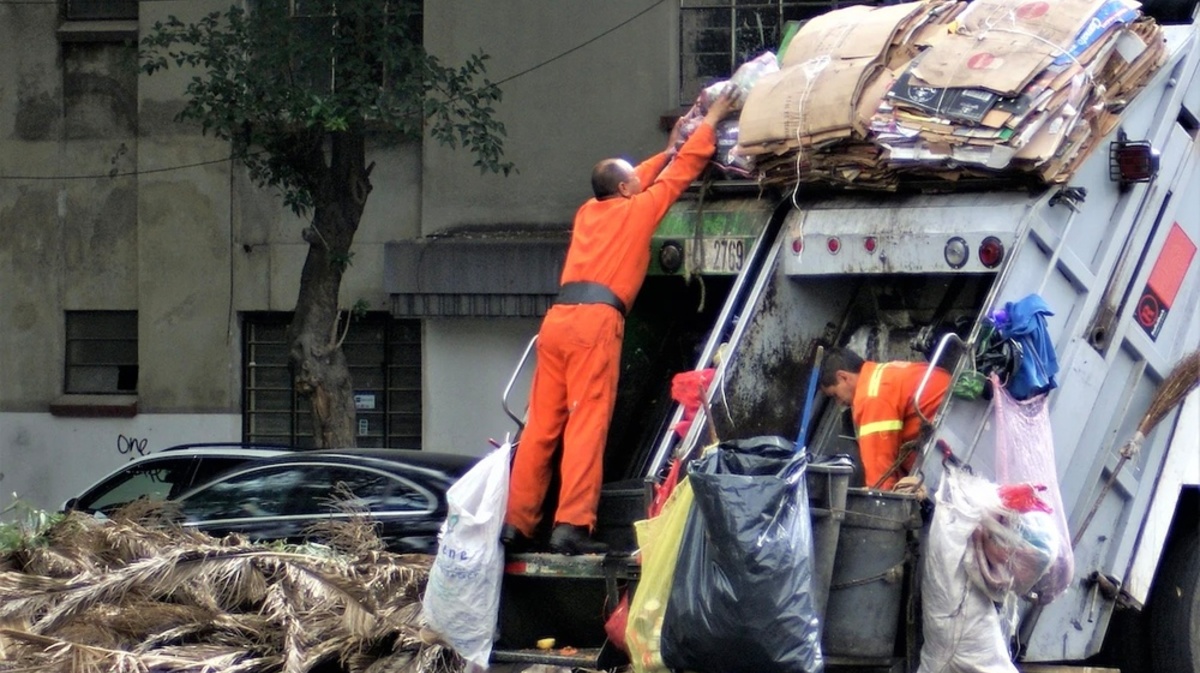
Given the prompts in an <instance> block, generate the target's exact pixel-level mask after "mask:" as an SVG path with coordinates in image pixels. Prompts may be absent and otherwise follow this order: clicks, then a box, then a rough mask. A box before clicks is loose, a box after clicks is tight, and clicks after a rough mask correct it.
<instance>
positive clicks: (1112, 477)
mask: <svg viewBox="0 0 1200 673" xmlns="http://www.w3.org/2000/svg"><path fill="white" fill-rule="evenodd" d="M1140 434H1141V433H1140V432H1139V433H1138V435H1140ZM1136 436H1137V435H1135V437H1136ZM1130 444H1133V442H1132V441H1130V442H1129V444H1126V445H1125V446H1129V445H1130ZM1131 455H1133V454H1132V453H1126V452H1125V447H1122V448H1121V459H1120V460H1118V461H1117V466H1116V467H1115V468H1113V471H1112V473H1111V474H1109V475H1108V480H1107V481H1105V482H1104V488H1102V489H1100V494H1099V495H1097V496H1096V501H1095V502H1093V503H1092V508H1091V509H1090V510H1088V513H1087V516H1086V517H1084V519H1083V523H1082V524H1080V526H1079V530H1077V531H1075V537H1073V538H1071V548H1072V549H1074V548H1075V547H1077V546H1079V540H1080V539H1081V538H1083V532H1084V531H1086V530H1087V527H1088V524H1090V523H1091V522H1092V519H1093V518H1095V516H1096V512H1097V511H1099V510H1100V503H1102V502H1104V496H1106V495H1108V492H1109V491H1111V490H1112V485H1113V482H1115V481H1116V480H1117V475H1118V474H1121V468H1123V467H1125V463H1127V462H1129V456H1131Z"/></svg>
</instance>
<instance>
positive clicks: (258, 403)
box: [242, 313, 421, 449]
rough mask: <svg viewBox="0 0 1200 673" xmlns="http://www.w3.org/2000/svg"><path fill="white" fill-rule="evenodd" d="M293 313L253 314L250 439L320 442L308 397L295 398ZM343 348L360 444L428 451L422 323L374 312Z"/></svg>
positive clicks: (357, 324) (247, 359)
mask: <svg viewBox="0 0 1200 673" xmlns="http://www.w3.org/2000/svg"><path fill="white" fill-rule="evenodd" d="M289 320H290V316H289V315H286V314H278V313H275V314H247V316H246V318H245V329H244V330H243V334H244V338H245V344H244V347H243V349H242V353H243V359H244V377H243V381H244V384H243V386H244V390H243V395H242V400H243V401H242V407H243V408H242V419H243V421H242V422H243V432H242V434H243V436H244V437H245V439H246V441H248V442H264V443H272V444H290V445H293V446H301V447H311V446H313V432H312V412H311V409H310V407H309V401H308V400H307V399H304V398H300V397H299V396H298V395H296V393H295V390H294V387H293V385H292V380H293V376H292V367H291V364H290V363H289V361H288V344H287V326H288V321H289ZM342 351H343V352H344V353H345V354H346V362H347V364H348V365H349V367H350V378H351V380H352V381H353V384H354V399H355V406H356V407H357V418H356V420H355V422H356V423H357V435H358V445H359V446H361V447H388V448H398V449H420V448H421V323H420V321H418V320H398V319H394V318H392V317H391V316H389V315H387V314H368V315H367V316H366V317H364V318H361V319H358V320H355V321H354V322H352V323H351V325H350V330H349V332H348V333H347V334H346V339H345V341H343V342H342Z"/></svg>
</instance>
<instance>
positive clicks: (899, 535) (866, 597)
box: [821, 488, 921, 659]
mask: <svg viewBox="0 0 1200 673" xmlns="http://www.w3.org/2000/svg"><path fill="white" fill-rule="evenodd" d="M920 526H921V515H920V503H919V501H918V500H917V498H916V497H915V496H912V495H907V494H900V493H889V492H884V491H873V490H868V489H862V488H852V489H849V490H848V492H847V494H846V518H845V520H843V521H842V524H841V529H840V531H839V534H838V543H837V554H836V557H835V559H834V570H833V577H832V579H831V583H830V586H829V600H828V602H827V603H826V608H825V621H824V631H823V637H822V640H821V648H822V650H823V651H824V653H825V655H826V656H830V657H846V658H853V659H886V658H889V657H891V656H892V653H893V651H894V648H895V641H896V631H897V629H898V628H899V624H900V608H901V600H902V598H903V594H904V579H905V577H906V575H907V573H908V572H909V570H910V567H911V565H912V563H911V562H912V559H910V558H909V555H908V548H909V547H908V537H909V531H912V530H915V529H917V528H920Z"/></svg>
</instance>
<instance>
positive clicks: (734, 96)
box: [704, 84, 740, 127]
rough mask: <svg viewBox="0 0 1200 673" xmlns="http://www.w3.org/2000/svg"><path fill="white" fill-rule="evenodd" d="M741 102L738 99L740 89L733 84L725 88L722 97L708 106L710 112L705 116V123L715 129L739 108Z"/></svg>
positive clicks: (718, 97)
mask: <svg viewBox="0 0 1200 673" xmlns="http://www.w3.org/2000/svg"><path fill="white" fill-rule="evenodd" d="M739 102H740V100H739V98H738V88H737V87H736V86H734V85H732V84H730V85H728V86H726V87H725V90H724V91H722V92H721V95H720V96H717V99H716V100H714V101H713V102H712V105H709V106H708V112H707V113H705V115H704V123H706V124H708V125H709V126H713V127H715V126H716V125H717V122H719V121H721V120H722V119H724V118H725V117H727V116H729V113H730V112H733V111H734V109H736V108H737V106H738V103H739Z"/></svg>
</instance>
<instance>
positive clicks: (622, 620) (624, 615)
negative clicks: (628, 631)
mask: <svg viewBox="0 0 1200 673" xmlns="http://www.w3.org/2000/svg"><path fill="white" fill-rule="evenodd" d="M628 624H629V590H628V589H626V590H625V591H622V592H621V600H620V601H618V602H617V608H616V609H615V610H613V611H612V614H611V615H609V616H608V619H606V620H604V633H605V635H607V636H608V642H610V643H612V644H613V645H616V646H617V649H619V650H621V651H622V652H624V653H626V654H629V646H628V645H626V644H625V627H626V625H628Z"/></svg>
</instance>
